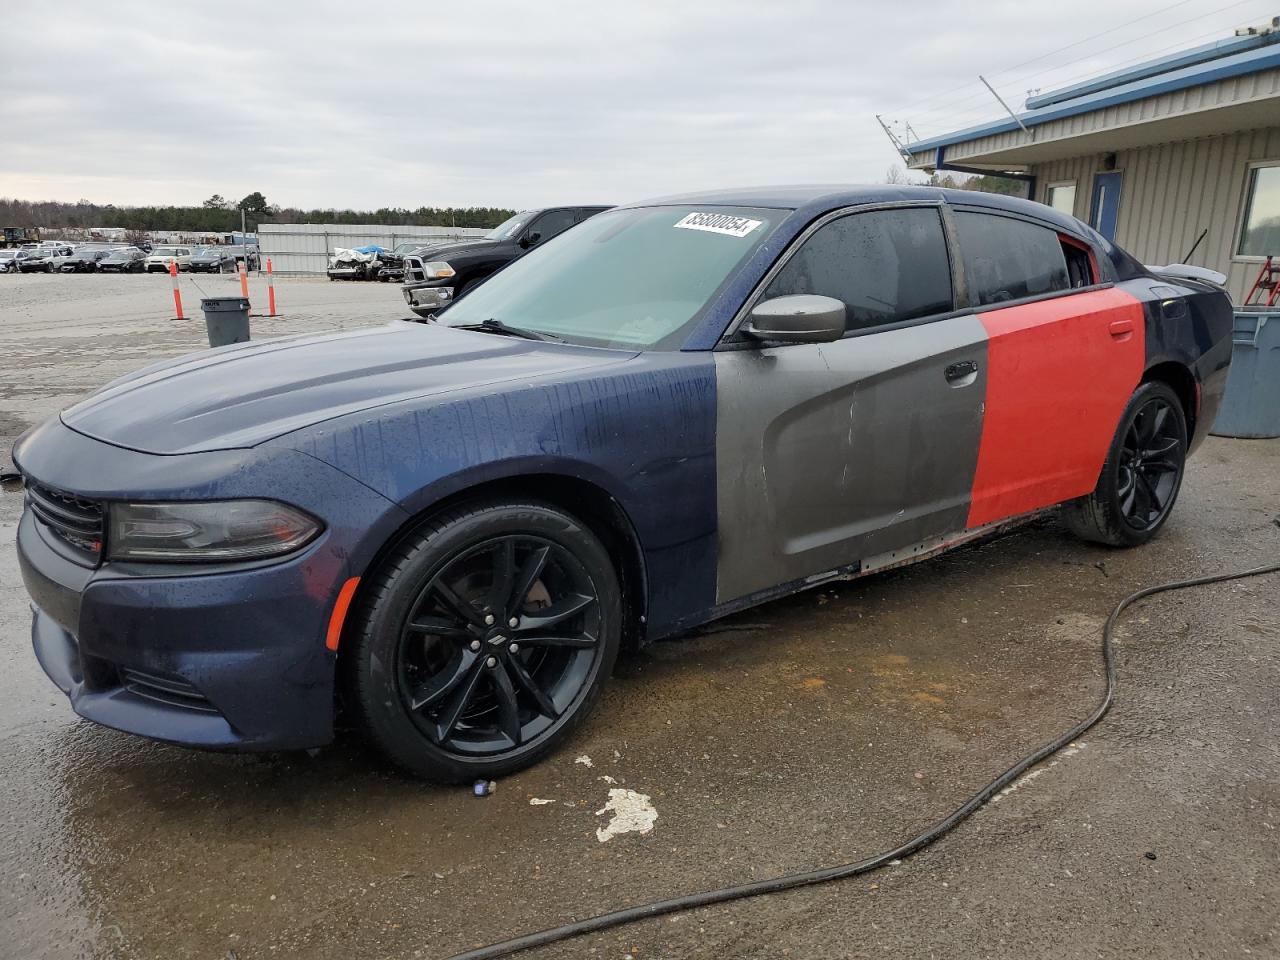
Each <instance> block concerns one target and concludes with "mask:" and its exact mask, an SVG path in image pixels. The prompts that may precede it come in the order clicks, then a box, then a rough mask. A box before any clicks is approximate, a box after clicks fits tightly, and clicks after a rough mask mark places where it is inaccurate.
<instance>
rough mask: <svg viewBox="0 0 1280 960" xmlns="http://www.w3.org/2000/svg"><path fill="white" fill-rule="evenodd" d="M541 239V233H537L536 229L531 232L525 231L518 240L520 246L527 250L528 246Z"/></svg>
mask: <svg viewBox="0 0 1280 960" xmlns="http://www.w3.org/2000/svg"><path fill="white" fill-rule="evenodd" d="M541 239H542V234H541V233H539V232H538V231H537V230H535V231H533V233H526V234H525V235H524V239H523V240H521V241H520V246H522V247H524V248H525V249H526V250H528V249H529V248H530V247H532V246H533V245H534V244H535V243H537V242H538V241H539V240H541Z"/></svg>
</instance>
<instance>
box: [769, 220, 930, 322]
mask: <svg viewBox="0 0 1280 960" xmlns="http://www.w3.org/2000/svg"><path fill="white" fill-rule="evenodd" d="M794 293H817V294H821V295H823V296H827V297H835V298H836V299H837V300H843V301H844V304H845V308H846V309H847V311H848V313H847V319H846V329H848V330H863V329H866V328H867V327H875V326H880V325H882V324H886V323H895V322H897V321H900V320H912V319H915V318H916V317H925V316H929V315H930V314H934V313H945V312H946V311H948V310H950V309H951V307H952V301H951V267H950V265H949V263H948V262H947V245H946V241H945V240H944V239H943V235H942V221H941V219H940V216H939V213H938V211H937V210H935V209H932V208H930V209H907V210H875V211H872V212H870V213H855V214H851V215H850V216H847V217H841V218H840V219H839V220H833V221H831V223H828V224H827V225H826V226H824V227H822V228H821V229H819V230H818V231H817V232H816V233H815V234H814V235H813V236H811V237H810V238H809V239H808V240H806V241H805V242H804V246H802V247H801V248H800V249H799V250H798V251H796V254H795V256H793V257H792V258H791V259H790V260H788V261H787V264H786V266H784V267H783V268H782V270H781V272H779V274H778V275H777V276H776V277H774V279H773V282H772V283H770V284H769V288H768V290H766V291H765V297H766V298H770V297H781V296H786V295H788V294H794Z"/></svg>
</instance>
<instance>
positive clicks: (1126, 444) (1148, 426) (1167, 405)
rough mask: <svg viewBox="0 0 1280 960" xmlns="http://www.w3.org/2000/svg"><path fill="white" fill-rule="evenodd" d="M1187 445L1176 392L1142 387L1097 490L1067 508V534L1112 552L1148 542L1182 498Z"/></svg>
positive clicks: (1150, 384)
mask: <svg viewBox="0 0 1280 960" xmlns="http://www.w3.org/2000/svg"><path fill="white" fill-rule="evenodd" d="M1188 442H1189V441H1188V435H1187V419H1186V413H1185V412H1184V410H1183V405H1182V401H1181V399H1180V398H1179V397H1178V395H1177V394H1176V393H1174V391H1173V388H1172V387H1170V386H1169V385H1168V384H1166V383H1163V382H1161V381H1150V382H1148V383H1144V384H1142V385H1141V386H1140V387H1138V389H1137V390H1136V391H1134V394H1133V396H1132V397H1131V398H1130V399H1129V403H1128V405H1127V406H1126V407H1125V410H1124V413H1123V414H1122V415H1121V417H1120V426H1119V427H1118V428H1117V430H1116V434H1115V438H1114V439H1113V440H1112V442H1111V448H1110V450H1109V451H1108V453H1107V459H1106V462H1105V463H1103V465H1102V473H1101V474H1100V476H1099V477H1098V485H1097V487H1095V488H1094V491H1093V492H1092V493H1091V494H1089V495H1088V496H1085V497H1081V498H1080V499H1078V500H1073V501H1071V502H1070V503H1067V504H1064V505H1063V509H1062V519H1063V521H1064V522H1065V523H1066V525H1067V527H1068V529H1070V530H1071V532H1073V533H1075V534H1076V535H1077V536H1079V537H1081V538H1083V539H1085V540H1092V541H1094V542H1096V543H1105V544H1108V545H1110V546H1114V547H1133V546H1138V545H1139V544H1142V543H1146V542H1147V541H1148V540H1150V539H1151V538H1152V537H1153V536H1155V534H1156V533H1157V532H1158V531H1159V530H1160V528H1161V527H1162V526H1164V523H1165V521H1166V520H1168V519H1169V514H1170V512H1171V511H1172V510H1173V505H1174V502H1175V501H1176V500H1177V499H1178V491H1179V490H1180V489H1181V487H1182V476H1183V472H1184V468H1185V466H1186V460H1187V444H1188Z"/></svg>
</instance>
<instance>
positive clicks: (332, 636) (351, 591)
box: [324, 577, 360, 650]
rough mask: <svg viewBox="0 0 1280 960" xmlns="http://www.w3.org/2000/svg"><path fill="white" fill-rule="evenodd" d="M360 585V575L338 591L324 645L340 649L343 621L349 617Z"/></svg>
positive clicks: (331, 648)
mask: <svg viewBox="0 0 1280 960" xmlns="http://www.w3.org/2000/svg"><path fill="white" fill-rule="evenodd" d="M359 585H360V578H359V577H352V578H351V579H350V580H348V581H347V582H346V583H344V584H343V585H342V589H341V590H339V591H338V599H337V601H336V602H335V603H334V605H333V613H332V614H330V615H329V632H328V633H327V634H325V638H324V645H325V646H326V647H328V648H329V649H330V650H337V649H338V641H339V640H340V639H341V638H342V623H343V621H344V620H346V619H347V608H348V607H349V606H351V598H352V597H354V596H355V595H356V587H358V586H359Z"/></svg>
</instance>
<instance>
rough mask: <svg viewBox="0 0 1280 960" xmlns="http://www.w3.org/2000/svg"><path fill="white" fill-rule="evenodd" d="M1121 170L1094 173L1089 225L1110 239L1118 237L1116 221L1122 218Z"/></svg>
mask: <svg viewBox="0 0 1280 960" xmlns="http://www.w3.org/2000/svg"><path fill="white" fill-rule="evenodd" d="M1121 176H1122V175H1121V173H1120V171H1119V170H1115V171H1112V172H1111V173H1096V174H1094V175H1093V206H1092V207H1091V212H1090V213H1089V226H1091V227H1093V229H1095V230H1097V231H1098V232H1099V233H1100V234H1102V235H1103V236H1104V237H1106V238H1107V239H1108V240H1115V238H1116V222H1117V221H1118V220H1119V219H1120V183H1121Z"/></svg>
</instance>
